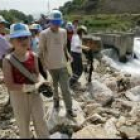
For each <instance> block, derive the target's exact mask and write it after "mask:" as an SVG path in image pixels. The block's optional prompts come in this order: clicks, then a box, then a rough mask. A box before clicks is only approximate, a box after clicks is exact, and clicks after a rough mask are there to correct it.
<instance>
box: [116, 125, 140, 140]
mask: <svg viewBox="0 0 140 140" xmlns="http://www.w3.org/2000/svg"><path fill="white" fill-rule="evenodd" d="M119 131H120V132H122V133H124V134H126V136H127V137H128V138H129V139H135V138H136V137H138V136H140V132H139V131H138V128H137V126H122V127H121V128H120V129H119Z"/></svg>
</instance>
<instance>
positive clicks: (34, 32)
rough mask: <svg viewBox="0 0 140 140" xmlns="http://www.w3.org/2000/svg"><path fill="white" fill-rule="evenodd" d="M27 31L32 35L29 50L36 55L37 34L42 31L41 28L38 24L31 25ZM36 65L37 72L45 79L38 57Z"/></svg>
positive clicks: (45, 74) (45, 75)
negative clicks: (37, 66) (37, 67)
mask: <svg viewBox="0 0 140 140" xmlns="http://www.w3.org/2000/svg"><path fill="white" fill-rule="evenodd" d="M29 29H30V31H31V33H32V37H31V48H30V49H31V50H32V51H33V52H35V53H36V54H37V55H38V51H39V33H40V32H41V31H42V27H41V26H40V24H36V23H34V24H31V25H30V26H29ZM38 65H39V72H40V74H41V75H42V76H43V77H44V78H45V79H47V73H46V72H45V71H44V69H43V66H42V63H41V61H40V59H39V57H38Z"/></svg>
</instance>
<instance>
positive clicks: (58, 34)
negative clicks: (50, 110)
mask: <svg viewBox="0 0 140 140" xmlns="http://www.w3.org/2000/svg"><path fill="white" fill-rule="evenodd" d="M62 18H63V17H62V13H61V12H60V11H59V10H52V11H51V12H50V15H49V20H50V27H49V28H48V29H46V30H44V31H42V32H41V33H40V41H39V50H40V51H39V57H40V59H41V62H42V64H43V66H44V67H45V68H44V69H48V70H49V72H50V75H51V76H52V80H53V86H54V96H53V100H54V108H55V109H56V110H58V109H59V106H60V103H59V94H58V83H59V84H60V87H61V90H62V95H63V99H64V103H65V106H66V112H67V113H66V115H67V117H76V114H75V112H74V111H73V110H72V97H71V94H70V91H69V88H68V70H67V68H66V65H67V64H66V57H65V52H66V53H67V54H68V51H67V47H66V45H67V32H66V30H65V29H62V28H60V26H61V22H62ZM68 58H70V55H69V54H68Z"/></svg>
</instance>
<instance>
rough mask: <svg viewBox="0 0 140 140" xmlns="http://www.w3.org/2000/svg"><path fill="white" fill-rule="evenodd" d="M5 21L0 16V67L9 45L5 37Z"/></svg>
mask: <svg viewBox="0 0 140 140" xmlns="http://www.w3.org/2000/svg"><path fill="white" fill-rule="evenodd" d="M6 24H7V21H6V20H5V19H4V18H3V17H2V16H0V68H2V59H3V57H4V55H5V54H6V53H7V52H8V50H9V49H10V47H11V45H10V43H9V42H8V40H7V39H6V32H5V28H6Z"/></svg>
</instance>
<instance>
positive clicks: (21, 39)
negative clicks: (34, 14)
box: [16, 36, 29, 41]
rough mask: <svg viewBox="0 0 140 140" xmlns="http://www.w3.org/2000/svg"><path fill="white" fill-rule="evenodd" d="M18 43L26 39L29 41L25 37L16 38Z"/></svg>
mask: <svg viewBox="0 0 140 140" xmlns="http://www.w3.org/2000/svg"><path fill="white" fill-rule="evenodd" d="M16 39H17V40H18V41H23V40H26V39H29V37H28V36H25V37H18V38H16Z"/></svg>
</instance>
